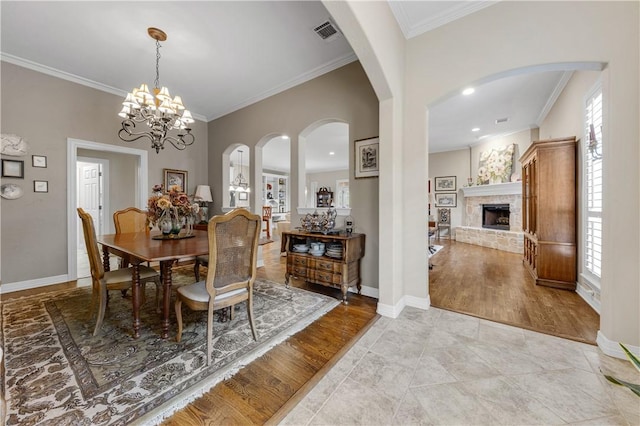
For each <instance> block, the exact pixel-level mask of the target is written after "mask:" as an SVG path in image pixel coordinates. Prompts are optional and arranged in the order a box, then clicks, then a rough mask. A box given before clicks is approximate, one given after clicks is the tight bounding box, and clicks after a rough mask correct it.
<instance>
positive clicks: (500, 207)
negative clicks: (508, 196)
mask: <svg viewBox="0 0 640 426" xmlns="http://www.w3.org/2000/svg"><path fill="white" fill-rule="evenodd" d="M509 215H510V211H509V204H483V205H482V227H483V228H489V229H501V230H504V231H508V230H509Z"/></svg>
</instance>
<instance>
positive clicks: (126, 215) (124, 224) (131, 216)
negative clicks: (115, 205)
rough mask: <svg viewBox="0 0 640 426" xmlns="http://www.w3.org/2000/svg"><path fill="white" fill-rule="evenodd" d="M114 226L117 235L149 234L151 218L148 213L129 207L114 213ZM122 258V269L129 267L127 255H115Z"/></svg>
mask: <svg viewBox="0 0 640 426" xmlns="http://www.w3.org/2000/svg"><path fill="white" fill-rule="evenodd" d="M113 224H114V225H115V227H116V234H121V233H122V234H126V233H129V232H146V233H147V234H149V232H150V231H151V226H149V225H150V224H149V217H148V216H147V212H145V211H144V210H140V209H138V208H136V207H127V208H126V209H124V210H118V211H116V212H115V213H113ZM115 254H116V255H118V256H120V267H121V268H126V267H127V266H129V256H128V255H127V254H125V253H115ZM147 266H148V265H147Z"/></svg>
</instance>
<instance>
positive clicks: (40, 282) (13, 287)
mask: <svg viewBox="0 0 640 426" xmlns="http://www.w3.org/2000/svg"><path fill="white" fill-rule="evenodd" d="M67 281H69V276H68V275H67V274H64V275H57V276H55V277H44V278H36V279H35V280H27V281H19V282H15V283H7V284H4V283H3V284H2V285H0V294H5V293H11V292H14V291H22V290H29V289H32V288H38V287H45V286H48V285H53V284H60V283H64V282H67Z"/></svg>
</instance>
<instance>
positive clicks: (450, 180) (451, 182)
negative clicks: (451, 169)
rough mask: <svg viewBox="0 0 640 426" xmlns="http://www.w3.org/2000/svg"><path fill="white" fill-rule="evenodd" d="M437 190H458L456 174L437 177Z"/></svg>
mask: <svg viewBox="0 0 640 426" xmlns="http://www.w3.org/2000/svg"><path fill="white" fill-rule="evenodd" d="M435 186H436V191H447V192H451V191H457V190H458V187H457V185H456V177H455V176H439V177H436V178H435Z"/></svg>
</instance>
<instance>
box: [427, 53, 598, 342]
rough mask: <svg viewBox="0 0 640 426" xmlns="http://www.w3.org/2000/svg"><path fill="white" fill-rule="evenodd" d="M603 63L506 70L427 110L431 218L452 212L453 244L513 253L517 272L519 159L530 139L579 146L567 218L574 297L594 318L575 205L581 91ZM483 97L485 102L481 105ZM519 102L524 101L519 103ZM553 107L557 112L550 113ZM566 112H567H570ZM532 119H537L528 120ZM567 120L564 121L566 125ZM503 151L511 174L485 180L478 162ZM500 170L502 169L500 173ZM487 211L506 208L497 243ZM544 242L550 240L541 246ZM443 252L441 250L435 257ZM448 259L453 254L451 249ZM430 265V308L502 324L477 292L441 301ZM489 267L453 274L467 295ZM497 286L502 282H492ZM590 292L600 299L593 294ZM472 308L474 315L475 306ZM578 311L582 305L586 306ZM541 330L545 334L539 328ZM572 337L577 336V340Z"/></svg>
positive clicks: (582, 150) (580, 162) (495, 306)
mask: <svg viewBox="0 0 640 426" xmlns="http://www.w3.org/2000/svg"><path fill="white" fill-rule="evenodd" d="M604 65H605V64H602V63H597V62H587V63H570V64H567V63H563V64H547V65H541V66H532V67H526V68H520V69H515V70H508V71H505V72H502V73H498V74H495V75H491V76H488V77H485V78H482V79H479V80H477V81H474V82H471V83H469V84H468V85H464V86H461V87H459V89H458V90H456V91H455V93H450V94H448V95H447V96H445V97H443V98H441V99H439V100H438V101H437V102H434V103H432V104H430V105H429V108H428V114H427V116H428V121H429V123H428V129H429V135H428V140H429V152H428V161H429V167H428V169H429V176H428V178H429V179H430V187H431V194H432V195H433V196H434V197H433V198H431V197H430V198H429V199H430V201H431V202H435V206H433V205H432V215H433V216H434V218H435V219H436V221H437V218H438V210H439V209H441V208H442V209H447V210H450V213H451V214H450V219H451V223H450V229H451V232H452V239H455V240H456V243H455V244H458V245H460V244H459V243H466V244H470V245H473V246H481V247H490V248H491V249H493V250H492V251H491V253H494V252H495V250H498V251H503V252H511V253H513V255H512V254H510V256H515V258H516V262H514V265H515V266H514V269H515V268H520V267H521V266H522V259H523V255H525V253H526V250H525V249H524V248H523V246H524V245H525V241H524V234H525V232H523V194H522V188H523V184H522V182H521V178H522V176H521V169H522V167H521V164H520V161H519V159H520V157H521V155H522V154H524V153H525V151H526V150H527V149H528V148H529V146H530V145H531V144H532V142H534V141H539V140H546V139H553V138H561V137H571V136H575V137H576V138H577V139H579V140H580V141H581V142H580V144H579V145H578V146H577V152H576V161H575V164H573V165H572V167H575V168H576V176H578V181H577V187H578V192H577V200H578V208H577V209H576V211H575V212H574V213H572V214H574V215H575V224H576V225H575V226H576V227H577V228H576V229H577V232H576V238H575V241H574V243H573V244H574V245H576V247H577V256H576V258H575V260H574V264H575V268H577V270H578V276H577V278H576V281H577V287H578V289H577V290H576V292H577V293H578V294H579V295H580V296H581V297H582V298H583V299H584V300H585V301H586V303H587V304H588V305H590V306H591V307H592V308H594V310H595V311H596V312H598V309H597V304H598V302H599V300H596V299H599V293H598V292H597V291H596V289H594V288H593V287H591V286H590V284H589V283H588V280H586V279H585V277H584V274H582V273H581V269H582V263H583V256H584V254H583V253H584V247H585V239H586V238H585V236H584V230H583V229H581V228H583V227H584V222H585V220H584V219H583V218H582V217H581V208H580V204H583V203H584V197H583V193H582V191H583V188H584V185H585V184H584V175H583V174H581V172H580V171H581V170H582V169H583V168H584V164H585V163H584V162H585V157H586V155H587V154H588V147H587V146H586V141H587V139H588V138H587V136H588V135H585V133H584V125H583V123H582V122H581V121H582V119H581V118H580V117H581V116H582V114H583V113H582V111H583V110H584V105H583V103H584V102H583V101H584V100H583V97H584V96H586V95H587V93H586V89H589V88H591V86H592V85H593V82H595V81H597V80H598V79H599V78H600V75H601V71H602V70H603V69H604ZM465 88H474V89H475V93H474V94H472V95H467V96H465V95H463V94H462V90H463V89H465ZM565 88H566V89H567V90H566V91H565ZM483 97H484V98H486V99H490V101H485V100H482V99H481V98H483ZM520 101H523V102H525V103H523V104H522V105H521V104H520V103H519V102H520ZM556 101H557V102H558V105H559V107H558V108H557V110H556V111H554V108H556V107H555V105H556ZM492 102H493V104H492ZM527 102H528V103H529V104H527ZM527 108H533V111H526V109H527ZM567 112H570V113H569V114H567ZM532 113H535V114H533V115H532ZM572 117H573V118H575V120H574V119H573V118H572ZM567 120H569V122H568V123H567V122H566V121H567ZM568 129H570V130H568ZM566 132H570V133H571V134H566ZM574 133H575V134H574ZM508 147H513V154H512V156H511V158H509V159H508V161H507V160H505V161H502V160H501V161H502V162H501V163H500V164H501V165H507V166H509V167H510V168H511V170H510V172H505V173H508V174H505V175H503V176H498V177H499V178H500V180H498V181H490V180H489V179H488V176H485V175H484V173H483V166H484V165H486V164H483V162H486V160H487V158H488V157H489V155H493V154H494V153H497V152H499V151H500V150H504V149H505V148H508ZM500 170H503V169H502V168H500ZM456 181H457V183H454V184H453V187H451V188H445V187H443V186H442V184H443V182H456ZM559 184H560V183H559ZM560 185H561V184H560ZM443 199H444V200H448V201H447V203H448V205H443V204H442V200H443ZM452 200H455V201H452ZM492 205H499V206H508V208H509V209H510V212H509V213H508V214H509V215H508V216H505V217H501V218H500V219H501V220H502V221H503V223H507V225H506V226H509V229H508V230H507V231H508V232H504V233H503V234H504V236H505V238H504V239H501V238H498V239H496V238H495V235H496V234H497V233H499V232H501V231H496V230H495V229H486V228H491V224H485V223H484V221H483V219H484V216H483V210H485V209H487V208H488V209H489V210H490V209H491V208H494V209H496V208H497V209H500V208H501V207H495V206H494V207H491V206H492ZM487 206H489V207H487ZM507 221H508V222H507ZM485 225H486V226H485ZM547 226H552V224H547ZM524 231H526V230H524ZM503 234H500V235H503ZM490 240H492V242H490ZM435 244H438V243H437V242H436V243H435ZM447 244H448V242H447V240H446V239H445V240H444V242H443V245H444V246H445V248H446V245H447ZM455 244H454V246H453V247H455ZM545 244H548V242H547V241H545ZM523 251H525V252H523ZM448 254H449V253H448V252H446V251H443V252H442V253H441V254H440V256H442V255H448ZM450 254H451V256H455V252H454V251H453V250H452V251H451V252H450ZM467 256H468V253H467ZM466 259H467V262H466V263H465V265H467V264H469V263H470V262H469V257H467V258H466ZM430 263H433V264H434V265H435V267H434V270H432V271H429V272H428V273H429V279H428V281H429V296H430V299H431V302H432V304H433V305H434V306H436V307H442V308H445V309H449V310H454V311H458V312H464V313H467V314H468V313H470V314H473V315H476V316H480V317H483V318H486V319H491V320H494V321H500V322H506V320H505V314H503V312H498V311H504V309H502V308H500V306H502V307H504V306H506V305H507V303H502V304H500V303H497V302H495V300H494V302H493V303H492V310H491V312H487V311H486V310H485V311H484V312H480V310H481V309H480V308H479V305H481V304H483V303H485V304H486V300H480V296H478V294H479V293H473V291H471V292H470V293H466V296H465V298H466V300H467V301H466V302H465V303H466V304H467V307H466V308H465V309H464V310H463V309H461V308H460V307H459V306H454V304H452V303H453V301H452V299H446V298H443V293H442V292H441V290H442V288H444V287H439V286H440V282H439V281H438V280H439V273H440V271H438V263H439V261H438V260H437V256H436V257H433V258H432V260H431V262H430ZM488 264H489V261H488V260H486V259H485V263H484V264H483V265H484V266H485V269H483V268H482V267H478V268H477V269H478V271H477V274H478V276H477V277H475V278H477V279H475V278H474V277H473V274H471V275H469V274H467V275H464V272H463V271H460V268H458V273H460V274H462V275H464V276H465V281H466V282H467V283H468V284H469V286H470V287H469V289H470V288H471V287H472V286H473V285H472V283H478V282H482V280H483V277H484V276H485V274H486V267H487V265H488ZM442 266H443V268H445V267H447V266H446V261H443V262H442ZM522 268H524V266H522ZM523 270H524V269H523ZM525 272H526V271H525ZM496 273H499V272H496ZM523 277H524V278H523V279H529V275H528V274H524V275H523ZM496 281H499V280H498V279H496ZM514 281H515V280H512V282H511V283H512V284H513V282H514ZM451 284H452V283H451V281H450V280H449V281H448V285H449V288H453V286H452V285H451ZM461 284H462V285H464V284H463V283H461ZM494 284H495V283H492V286H491V288H486V289H484V290H485V293H487V294H488V293H491V292H492V291H493V290H492V289H493V288H494V287H493V286H494ZM533 288H537V287H535V286H534V287H533ZM455 291H456V292H457V294H462V292H461V290H460V288H457V289H456V290H455ZM510 291H511V293H510V297H512V298H513V291H514V288H513V286H512V287H511V288H510ZM594 293H598V294H596V295H595V296H594ZM473 294H475V296H473ZM491 294H492V296H487V297H494V296H495V295H493V293H491ZM560 295H561V296H562V295H564V296H566V297H571V298H574V299H575V298H576V296H577V295H576V294H575V293H573V292H571V291H567V292H566V293H560ZM473 299H475V300H476V301H473ZM446 300H448V302H447V301H446ZM470 300H471V301H470ZM449 302H452V303H449ZM579 302H582V301H579ZM476 303H477V304H478V309H476V307H475V304H476ZM509 303H510V308H511V309H512V310H515V311H519V310H520V311H522V307H518V306H516V305H517V303H520V301H513V300H511V301H510V302H509ZM523 303H524V302H523ZM529 303H531V302H529ZM583 305H585V306H586V304H583ZM515 317H516V316H513V317H512V318H511V319H510V320H509V321H510V323H512V324H515V325H519V326H522V327H525V328H531V324H527V323H526V322H522V321H521V320H520V319H518V320H517V321H516V320H514V319H513V318H515ZM538 331H547V332H548V330H542V329H540V330H538ZM596 331H597V327H595V329H594V330H593V332H594V333H593V334H594V336H595V332H596ZM572 337H573V338H578V339H580V338H582V336H581V335H574V336H572Z"/></svg>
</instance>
